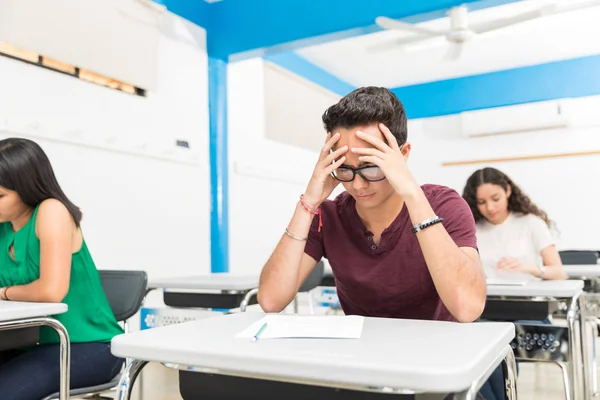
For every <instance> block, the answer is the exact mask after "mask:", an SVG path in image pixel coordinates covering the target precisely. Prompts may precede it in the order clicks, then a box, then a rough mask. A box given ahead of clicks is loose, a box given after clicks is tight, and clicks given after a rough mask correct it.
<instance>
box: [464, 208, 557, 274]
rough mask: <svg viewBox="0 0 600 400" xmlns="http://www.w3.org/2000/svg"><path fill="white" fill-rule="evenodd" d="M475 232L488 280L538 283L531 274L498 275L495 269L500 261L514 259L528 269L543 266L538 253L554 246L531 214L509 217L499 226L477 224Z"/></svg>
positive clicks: (544, 226)
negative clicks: (506, 258) (528, 265)
mask: <svg viewBox="0 0 600 400" xmlns="http://www.w3.org/2000/svg"><path fill="white" fill-rule="evenodd" d="M476 228H477V246H478V248H479V254H480V256H481V261H482V263H483V269H484V271H485V275H486V276H487V277H488V278H502V279H516V280H536V279H538V278H536V277H534V276H533V275H531V274H525V273H521V272H507V271H499V270H498V268H497V267H496V266H497V264H498V261H500V259H501V258H502V257H512V258H516V259H518V260H520V261H522V262H524V263H527V264H530V265H543V260H542V255H541V252H542V250H543V249H545V248H546V247H548V246H551V245H553V244H555V241H554V238H553V237H552V234H551V233H550V229H548V225H546V223H545V222H544V220H542V219H541V218H540V217H538V216H536V215H533V214H527V215H522V214H515V213H510V214H509V216H508V218H507V219H506V220H505V221H504V222H503V223H501V224H499V225H494V224H491V223H489V222H488V221H481V222H478V223H477V224H476Z"/></svg>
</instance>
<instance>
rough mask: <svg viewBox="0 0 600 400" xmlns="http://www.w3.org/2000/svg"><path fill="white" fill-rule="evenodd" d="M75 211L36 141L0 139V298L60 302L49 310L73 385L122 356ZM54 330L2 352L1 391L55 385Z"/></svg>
mask: <svg viewBox="0 0 600 400" xmlns="http://www.w3.org/2000/svg"><path fill="white" fill-rule="evenodd" d="M81 216H82V214H81V211H80V210H79V208H77V207H76V206H75V205H74V204H73V203H72V202H71V201H70V200H69V199H68V198H67V196H66V195H65V194H64V193H63V191H62V190H61V188H60V186H59V184H58V182H57V180H56V177H55V176H54V172H53V170H52V166H51V164H50V161H49V160H48V158H47V156H46V154H45V153H44V151H43V150H42V149H41V148H40V146H39V145H37V144H36V143H35V142H32V141H30V140H26V139H18V138H10V139H5V140H1V141H0V248H1V249H2V251H1V252H0V299H1V300H2V301H11V300H12V301H31V302H52V303H55V302H56V303H58V302H63V303H66V304H67V305H68V307H69V310H68V312H66V313H65V314H61V315H56V316H54V318H55V319H57V320H59V321H60V322H62V324H63V325H64V326H65V328H66V329H67V331H68V333H69V337H70V339H71V387H72V388H78V387H87V386H93V385H97V384H101V383H105V382H108V381H110V379H112V378H113V377H114V376H116V375H117V373H118V372H119V371H120V368H121V366H122V364H123V360H122V359H119V358H116V357H115V356H113V355H112V353H111V351H110V341H111V339H112V338H113V337H114V336H115V335H118V334H121V333H123V330H122V329H121V327H120V326H119V324H118V323H117V321H116V320H115V317H114V316H113V313H112V311H111V308H110V306H109V304H108V300H107V299H106V296H105V295H104V291H103V289H102V285H101V282H100V276H99V274H98V270H97V269H96V267H95V265H94V261H93V260H92V256H91V255H90V252H89V251H88V248H87V245H86V243H85V240H84V238H83V234H82V232H81V227H80V222H81ZM58 343H59V338H58V335H57V334H56V333H55V332H54V331H53V330H52V329H51V328H49V327H42V328H40V337H39V344H38V345H37V346H34V347H32V348H28V349H15V350H8V351H3V352H0V398H2V399H3V400H39V399H40V398H42V397H45V396H47V395H49V394H51V393H54V392H57V391H58V389H59V381H60V380H59V344H58Z"/></svg>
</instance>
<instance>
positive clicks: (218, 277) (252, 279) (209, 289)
mask: <svg viewBox="0 0 600 400" xmlns="http://www.w3.org/2000/svg"><path fill="white" fill-rule="evenodd" d="M258 281H259V276H258V275H235V274H230V273H215V274H206V275H189V276H180V277H169V278H158V279H150V281H149V282H148V289H149V290H152V289H163V290H164V291H165V294H166V296H177V294H176V293H179V294H182V295H186V296H192V297H193V296H196V297H197V298H202V302H204V303H211V302H212V300H211V299H214V301H215V303H216V304H218V303H221V302H222V301H225V302H226V303H227V302H229V301H228V300H227V299H231V301H233V302H235V303H236V304H235V307H238V306H239V307H240V311H242V312H243V311H246V307H247V306H248V303H249V301H250V299H251V298H252V296H255V295H256V294H257V293H258ZM166 296H165V297H166ZM165 303H167V299H166V298H165ZM177 305H178V306H181V307H184V305H180V304H177ZM202 307H204V306H202ZM208 308H228V307H208ZM231 308H234V307H231Z"/></svg>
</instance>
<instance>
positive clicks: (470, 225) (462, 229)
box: [430, 187, 477, 249]
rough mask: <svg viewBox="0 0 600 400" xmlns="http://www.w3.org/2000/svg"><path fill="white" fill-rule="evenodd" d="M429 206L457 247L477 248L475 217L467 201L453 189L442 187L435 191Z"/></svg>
mask: <svg viewBox="0 0 600 400" xmlns="http://www.w3.org/2000/svg"><path fill="white" fill-rule="evenodd" d="M436 192H437V193H435V196H434V198H433V201H430V204H431V207H432V208H433V210H434V211H435V213H436V215H437V216H438V217H441V218H443V219H444V221H443V222H442V224H443V225H444V228H446V231H447V232H448V234H449V235H450V237H451V238H452V240H453V241H454V243H455V244H456V245H457V246H458V247H471V248H474V249H477V233H476V228H475V219H474V218H473V213H472V212H471V208H470V207H469V205H468V204H467V202H466V201H465V200H464V199H463V198H462V197H461V196H460V195H459V194H458V193H457V192H456V191H455V190H453V189H450V188H447V187H442V188H440V189H439V190H438V191H436Z"/></svg>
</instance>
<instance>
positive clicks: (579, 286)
mask: <svg viewBox="0 0 600 400" xmlns="http://www.w3.org/2000/svg"><path fill="white" fill-rule="evenodd" d="M582 290H583V281H580V280H568V281H531V282H528V283H527V284H525V285H521V286H518V285H488V286H487V295H488V296H513V297H530V296H544V297H561V298H563V297H574V296H576V295H577V294H578V293H580V292H581V291H582Z"/></svg>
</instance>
